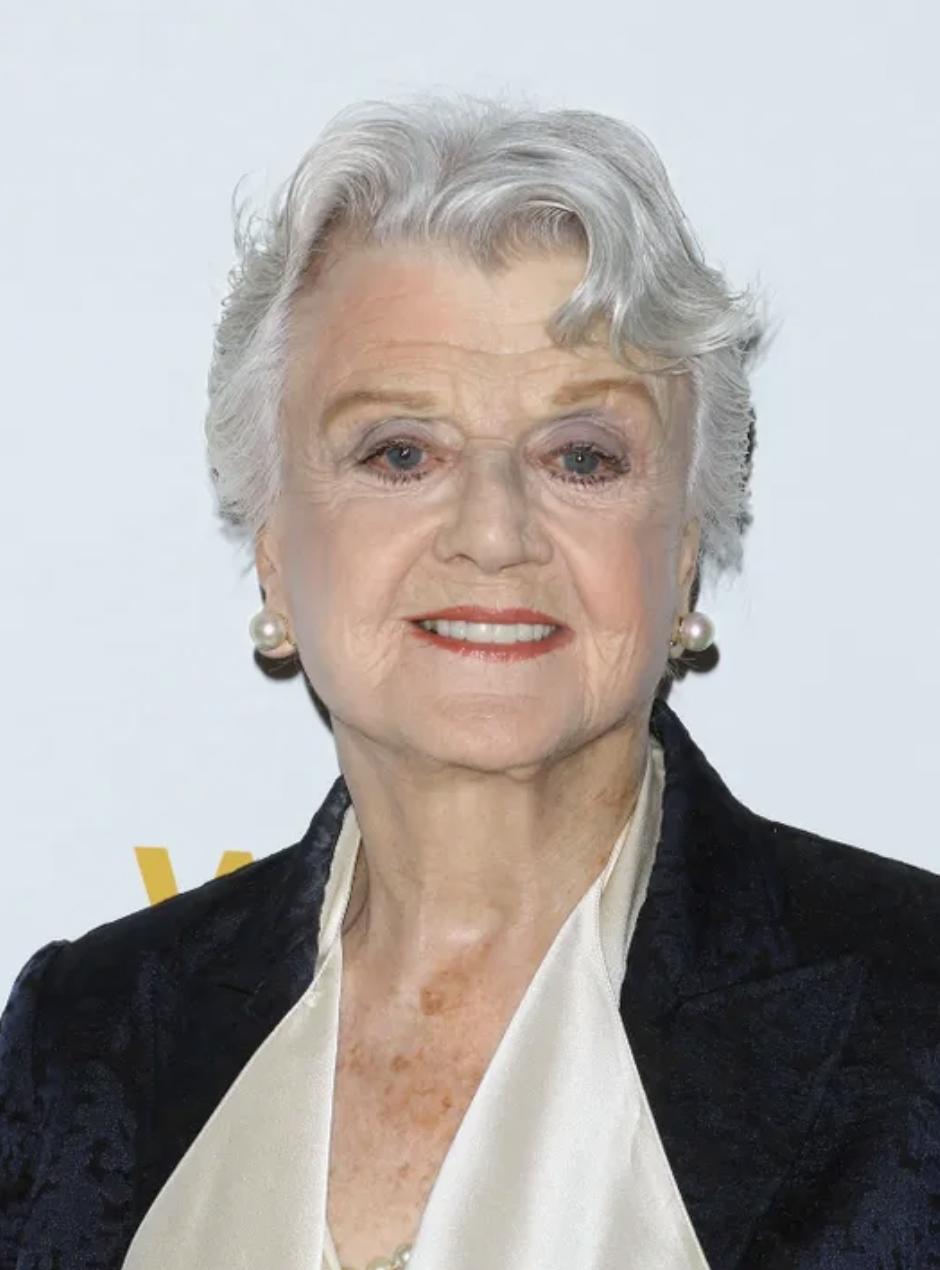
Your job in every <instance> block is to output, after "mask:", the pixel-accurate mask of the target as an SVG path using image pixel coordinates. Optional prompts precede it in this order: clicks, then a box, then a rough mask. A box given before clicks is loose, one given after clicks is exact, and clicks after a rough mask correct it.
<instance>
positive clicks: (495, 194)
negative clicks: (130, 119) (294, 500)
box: [206, 97, 762, 568]
mask: <svg viewBox="0 0 940 1270" xmlns="http://www.w3.org/2000/svg"><path fill="white" fill-rule="evenodd" d="M339 241H341V242H347V241H355V242H362V243H394V242H421V243H427V242H440V243H446V244H448V245H450V246H454V247H457V248H458V249H459V250H460V251H461V252H463V253H464V254H466V255H468V256H469V258H470V259H471V260H473V261H474V262H476V263H478V264H480V265H482V266H483V267H498V266H499V265H500V264H503V263H506V262H507V261H509V260H511V259H513V258H514V257H517V256H518V254H519V253H520V252H521V251H524V250H525V249H526V248H527V247H534V248H538V249H543V250H544V249H547V250H552V249H562V248H570V247H571V245H572V243H573V242H574V241H576V242H577V243H578V244H579V245H582V246H584V247H586V250H587V266H586V270H585V273H584V276H583V278H582V280H581V282H580V283H579V285H578V286H577V287H576V289H575V290H574V292H573V293H572V295H571V296H570V297H569V299H568V300H567V301H566V303H565V304H564V305H562V307H561V308H560V309H559V310H558V311H557V312H556V313H555V314H554V316H553V319H552V324H551V328H550V330H551V335H552V337H553V338H554V339H556V340H557V341H558V342H559V343H561V344H563V345H567V346H571V345H577V344H578V343H579V342H582V341H584V340H585V339H586V338H587V336H588V333H589V330H590V329H591V328H592V326H593V324H594V323H595V322H596V320H597V319H602V321H603V322H604V324H605V326H606V329H607V330H608V332H609V340H610V347H611V351H612V353H613V354H614V356H615V357H617V358H618V359H619V360H621V361H624V362H625V363H626V364H628V365H629V364H630V363H631V356H630V355H631V351H632V352H634V354H635V352H636V351H639V352H640V353H643V354H647V355H652V357H653V358H655V359H660V358H662V359H665V361H664V362H663V363H662V365H663V366H664V368H665V370H666V373H671V374H675V373H685V372H687V373H688V374H689V376H690V379H691V382H692V385H693V395H694V403H695V410H694V424H693V426H694V445H693V459H692V464H691V468H690V473H689V494H690V507H691V510H692V512H693V514H694V515H695V516H696V517H697V518H698V520H699V521H700V523H701V527H702V553H701V554H702V561H703V563H706V562H707V563H710V564H712V565H714V566H717V567H718V568H722V567H728V566H734V565H736V564H738V562H739V559H740V554H741V533H742V529H743V526H744V523H745V520H746V516H747V498H748V492H747V485H748V481H747V476H748V460H749V451H750V430H751V423H752V408H751V395H750V385H749V381H748V367H749V364H750V360H751V357H752V354H753V352H754V350H755V349H756V347H757V345H758V342H759V340H760V337H761V334H762V319H761V316H760V314H761V306H760V304H759V303H758V300H757V298H756V296H755V294H754V293H753V292H751V291H745V292H742V293H739V294H734V293H732V291H731V290H730V289H729V286H728V284H727V282H726V280H725V278H724V276H723V275H722V274H721V273H720V272H719V271H717V270H716V269H714V268H711V267H709V266H708V265H707V264H706V263H705V261H704V259H703V256H702V252H701V249H700V247H699V245H698V243H697V241H696V239H695V237H694V235H693V233H692V231H691V229H690V227H689V225H688V223H687V221H686V218H685V215H684V213H683V211H682V208H681V207H680V205H679V202H678V200H677V199H676V196H675V194H674V192H673V190H672V187H671V185H670V183H669V178H668V176H667V174H666V171H665V168H664V167H663V164H662V162H661V160H660V158H659V156H658V155H657V153H656V151H655V150H654V149H653V147H652V146H651V144H650V143H649V141H647V140H646V138H645V137H644V136H643V135H642V134H641V133H640V132H638V131H637V130H636V129H634V128H631V127H629V126H628V125H626V124H623V123H620V122H618V121H617V120H615V119H611V118H608V117H607V116H604V115H599V114H593V113H590V112H587V111H575V110H551V111H542V110H536V109H532V108H529V107H516V106H510V105H506V104H503V103H500V102H495V101H482V100H478V99H475V98H466V97H459V98H450V97H447V98H440V97H425V98H420V99H417V100H412V101H411V102H408V103H404V104H391V103H385V102H377V103H376V102H367V103H364V104H362V105H359V106H354V107H351V108H350V109H348V110H345V111H344V112H342V113H341V114H340V115H338V116H337V117H336V118H335V119H334V120H333V121H332V122H331V123H330V124H329V125H328V126H327V128H326V129H325V131H324V132H323V133H322V134H321V136H320V138H319V140H318V141H317V142H316V144H315V145H314V146H313V147H312V148H311V149H310V150H309V151H308V152H307V153H306V154H305V155H304V157H303V159H302V160H301V162H300V164H299V166H298V168H297V170H296V172H295V173H294V175H293V177H292V178H291V179H290V181H289V182H288V183H287V184H286V186H285V187H284V188H283V190H282V191H281V192H280V193H279V195H278V196H277V197H276V199H275V200H274V203H273V205H272V206H271V208H270V211H269V214H268V215H267V216H266V217H261V216H257V215H250V214H248V213H246V211H245V209H244V207H242V208H240V209H238V210H237V211H236V249H237V263H236V265H235V268H234V269H233V271H232V273H231V275H230V280H229V281H230V291H229V294H228V296H227V298H226V299H225V301H224V303H223V307H222V315H221V319H220V321H219V324H218V328H217V331H216V338H215V346H214V353H213V359H212V366H211V370H210V375H209V406H208V415H207V419H206V438H207V442H208V453H209V461H210V464H211V467H212V474H213V479H214V481H215V485H216V491H217V496H218V501H219V508H220V511H221V513H222V515H223V516H224V517H225V518H226V519H227V520H228V521H229V522H230V523H231V524H232V525H233V526H235V527H237V529H239V530H240V531H241V532H242V533H244V534H248V535H251V536H252V537H253V536H254V534H255V533H256V532H257V531H258V529H260V528H261V527H262V526H263V525H264V523H265V521H266V520H267V518H268V516H269V515H270V512H271V510H272V508H273V506H274V503H275V501H276V499H277V497H278V493H279V488H280V479H281V446H280V427H279V415H280V403H281V397H282V392H283V386H284V381H285V369H286V358H287V342H288V339H287V337H288V326H289V321H290V315H291V303H292V299H293V297H294V296H295V294H296V293H297V291H298V288H299V287H300V286H301V285H302V284H303V283H304V281H305V280H306V279H307V278H309V277H310V276H311V272H312V271H313V270H314V269H315V262H316V261H317V260H318V259H322V257H323V255H324V253H326V252H328V251H329V250H330V248H331V247H333V246H335V245H336V244H337V242H339ZM339 249H340V250H341V247H340V248H339ZM633 360H634V363H635V362H636V358H635V356H634V359H633ZM657 364H659V363H657Z"/></svg>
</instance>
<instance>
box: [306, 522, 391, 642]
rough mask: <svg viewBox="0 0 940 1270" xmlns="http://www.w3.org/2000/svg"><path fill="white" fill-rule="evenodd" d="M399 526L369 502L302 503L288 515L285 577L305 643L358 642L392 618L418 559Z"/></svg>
mask: <svg viewBox="0 0 940 1270" xmlns="http://www.w3.org/2000/svg"><path fill="white" fill-rule="evenodd" d="M393 521H394V518H390V517H389V515H388V513H387V511H386V510H385V509H383V510H382V512H378V511H377V510H376V509H375V507H374V505H373V506H370V505H369V504H368V503H366V502H365V501H350V502H345V503H335V504H329V503H326V502H319V503H311V502H308V501H300V500H297V502H296V503H294V504H293V505H292V506H290V507H289V508H288V509H287V511H286V514H285V516H284V519H283V525H284V529H283V537H282V543H283V546H282V558H283V570H284V579H285V586H286V590H287V599H288V605H289V608H290V612H291V617H292V621H293V624H294V628H295V632H296V634H297V635H298V637H306V639H307V640H308V641H313V642H314V643H317V642H318V641H319V640H321V639H329V640H335V639H338V638H345V639H355V637H356V633H357V631H359V630H363V629H365V628H370V629H373V630H374V626H375V624H376V622H378V621H381V619H382V617H383V615H389V614H390V613H391V612H392V610H393V609H394V603H395V597H396V595H397V593H398V591H399V589H400V582H401V578H402V576H403V575H404V574H405V573H406V572H407V568H408V563H409V560H410V558H411V557H410V555H409V552H408V539H407V537H406V536H403V535H402V533H401V521H400V518H399V523H398V525H397V527H396V525H395V524H394V523H393ZM396 528H397V532H396Z"/></svg>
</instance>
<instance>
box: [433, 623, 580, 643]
mask: <svg viewBox="0 0 940 1270" xmlns="http://www.w3.org/2000/svg"><path fill="white" fill-rule="evenodd" d="M415 625H416V626H417V627H419V628H420V629H421V630H423V631H428V632H430V633H431V634H432V635H438V636H440V637H441V638H442V639H453V640H460V641H462V642H464V643H468V644H498V645H501V646H502V645H506V646H508V645H511V644H533V643H539V642H541V641H542V640H544V639H548V638H549V637H550V636H552V635H554V634H555V632H556V631H559V630H560V629H561V627H559V626H554V625H551V624H550V623H543V622H533V623H529V622H456V621H447V620H444V619H443V618H428V619H426V620H424V621H419V622H416V623H415Z"/></svg>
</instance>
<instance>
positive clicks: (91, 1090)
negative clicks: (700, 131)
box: [0, 100, 940, 1270]
mask: <svg viewBox="0 0 940 1270" xmlns="http://www.w3.org/2000/svg"><path fill="white" fill-rule="evenodd" d="M240 253H241V260H240V266H239V268H238V270H237V271H236V273H235V275H234V279H233V285H232V292H231V295H230V296H229V298H228V300H227V302H226V305H225V309H224V313H223V316H222V320H221V324H220V327H219V331H218V339H217V345H216V351H215V360H214V364H213V369H212V375H211V381H210V398H211V400H210V406H209V416H208V438H209V448H210V455H211V461H212V465H213V470H214V474H215V477H216V480H217V487H218V491H219V496H220V501H221V506H222V508H223V510H224V512H225V513H226V515H227V516H228V517H229V518H230V519H231V520H233V521H234V522H235V523H236V524H237V525H238V526H240V527H241V528H242V529H243V530H244V532H245V534H246V535H248V536H249V537H250V541H251V542H252V543H253V545H254V549H255V553H256V561H257V568H258V575H259V579H260V582H261V586H262V590H263V594H264V597H265V604H264V609H263V610H262V612H261V613H260V614H259V615H258V616H257V617H256V618H255V619H254V621H253V622H252V624H251V630H252V634H253V636H254V639H255V642H256V644H257V646H258V647H259V649H261V650H262V651H263V653H264V654H265V655H266V656H267V657H269V658H272V659H277V658H283V657H288V656H295V655H296V656H297V657H298V658H299V661H300V663H301V665H302V666H303V669H304V671H305V673H306V675H307V676H308V678H309V681H310V683H311V685H312V687H313V689H314V690H315V692H316V694H317V695H318V697H319V698H320V699H321V701H322V702H323V704H324V706H325V708H326V710H327V711H328V712H329V716H330V720H331V724H332V730H333V735H334V737H335V741H336V749H337V754H338V759H339V765H340V768H341V771H342V777H341V778H340V779H339V780H338V781H337V782H336V784H335V785H334V787H333V789H332V790H331V792H330V794H329V796H328V797H327V799H326V802H325V803H324V805H323V806H322V807H321V808H320V810H319V811H318V812H317V813H316V815H315V816H314V819H313V822H312V824H311V826H310V828H309V830H308V831H307V833H306V834H305V835H304V837H303V838H302V839H301V841H300V842H298V843H297V844H296V845H295V846H292V847H289V848H287V849H286V850H284V851H281V852H279V853H277V854H274V855H270V856H268V857H266V858H264V859H262V860H260V861H259V862H258V863H255V864H253V865H251V866H250V867H248V868H246V869H244V870H242V871H241V872H239V873H237V874H234V875H231V876H229V877H226V878H223V879H220V880H217V881H213V882H211V883H209V884H208V885H207V886H203V887H200V888H199V889H198V890H195V891H192V892H190V893H188V894H184V895H182V896H180V897H178V898H175V899H172V900H170V901H168V902H166V903H164V904H161V905H159V906H158V907H156V908H154V909H151V910H148V911H145V912H141V913H137V914H134V915H132V916H129V917H126V918H124V919H123V920H121V921H118V922H115V923H112V924H110V925H108V926H105V927H103V928H101V929H99V930H95V931H92V932H91V933H90V934H88V935H86V936H84V937H83V938H81V939H79V940H76V941H74V942H71V943H70V942H67V941H59V942H56V943H54V944H51V945H49V946H48V947H45V948H43V949H41V950H40V951H39V952H37V953H36V954H35V955H34V957H33V958H32V959H31V960H30V961H29V963H28V964H27V965H26V967H25V968H24V969H23V971H22V973H21V975H20V977H19V979H18V981H17V984H16V986H15V988H14V991H13V994H12V997H11V1000H10V1003H9V1005H8V1007H7V1010H6V1012H5V1015H4V1023H3V1034H2V1036H3V1048H2V1079H0V1129H2V1150H0V1197H2V1211H0V1254H2V1256H0V1261H2V1265H3V1266H4V1267H16V1268H17V1270H40V1268H43V1270H53V1268H55V1270H112V1268H114V1270H117V1268H118V1267H124V1268H125V1270H241V1268H244V1270H248V1268H249V1267H251V1270H257V1268H259V1267H277V1270H301V1268H302V1267H303V1268H304V1270H312V1268H313V1267H321V1266H326V1267H330V1268H332V1270H337V1268H338V1267H347V1266H351V1267H363V1266H369V1267H371V1268H373V1270H376V1268H378V1267H403V1266H405V1265H408V1266H410V1268H411V1270H445V1268H446V1270H493V1268H495V1267H499V1268H500V1270H502V1268H504V1267H505V1268H506V1270H509V1268H511V1270H545V1268H551V1270H556V1268H558V1270H560V1268H561V1267H571V1268H572V1270H574V1268H576V1270H628V1268H631V1267H635V1268H637V1270H640V1268H643V1270H649V1268H651V1267H655V1270H689V1268H693V1267H694V1268H697V1270H701V1268H702V1267H706V1266H711V1267H715V1268H719V1270H731V1268H732V1267H738V1268H743V1267H746V1268H748V1270H758V1268H760V1270H776V1268H782V1267H800V1268H801V1270H811V1268H812V1270H817V1268H818V1270H850V1268H851V1270H863V1268H864V1270H869V1268H870V1267H876V1266H879V1267H888V1266H890V1267H895V1268H898V1267H914V1266H917V1267H929V1266H940V1004H938V1001H940V998H938V992H940V883H938V880H937V879H935V878H933V877H931V876H929V875H926V874H924V873H922V872H918V871H917V870H915V869H912V868H909V867H907V866H905V865H902V864H898V863H894V862H891V861H888V860H882V859H878V858H876V857H873V856H870V855H866V854H863V853H861V852H859V851H856V850H853V849H851V848H849V847H843V846H839V845H836V844H834V843H831V842H826V841H823V840H821V839H819V838H816V837H813V836H811V835H809V834H806V833H803V832H800V831H797V830H795V829H789V828H786V827H784V826H782V825H779V824H773V823H770V822H768V821H766V820H762V819H761V818H759V817H758V816H756V815H754V814H753V813H751V812H750V811H748V810H747V809H745V808H744V807H743V806H742V805H741V804H740V803H739V802H737V801H736V800H735V799H734V798H733V797H732V795H731V794H730V793H729V792H728V790H727V789H726V788H725V787H724V785H723V784H722V783H721V781H720V779H719V777H718V776H717V775H716V773H715V772H714V771H713V770H712V768H711V767H709V765H708V763H707V762H706V761H705V759H704V758H703V757H702V755H701V754H700V753H699V751H698V750H697V749H696V747H695V745H694V744H693V742H692V741H691V740H690V738H689V736H688V735H687V733H686V732H685V731H684V729H683V727H682V725H681V724H680V722H679V720H678V719H677V718H676V716H675V715H674V714H673V713H672V712H671V711H670V710H669V708H668V707H667V706H666V705H665V703H664V702H663V701H662V700H658V699H657V692H658V688H659V685H660V684H661V683H662V682H663V680H664V678H668V667H669V663H670V661H672V662H673V663H675V662H676V661H678V660H679V659H680V658H681V657H682V656H683V655H684V653H685V652H687V651H690V650H701V649H702V648H703V647H705V646H707V644H708V643H709V641H710V639H711V627H710V623H709V621H708V619H707V618H706V617H705V616H704V615H702V614H700V613H697V612H695V611H693V607H692V606H693V598H692V597H693V595H694V593H695V591H696V588H697V583H698V579H699V576H700V571H701V570H702V568H703V566H707V565H713V566H719V567H720V566H724V565H728V564H729V563H733V562H734V561H735V560H736V558H737V556H738V552H739V536H740V531H741V526H742V521H743V518H744V512H745V501H746V499H745V489H746V480H745V477H746V468H747V460H748V453H749V428H750V420H751V406H750V397H749V390H748V380H747V362H748V356H749V353H750V351H751V350H752V349H753V347H754V346H755V343H756V341H757V339H758V337H759V334H760V332H759V325H760V324H759V320H758V316H757V308H756V305H755V303H754V301H753V299H752V298H750V297H748V296H747V295H743V296H742V295H737V296H736V295H734V294H732V293H731V292H730V291H729V289H728V286H727V284H726V282H725V280H724V279H723V278H722V276H721V275H720V274H719V273H717V272H716V271H715V270H714V269H711V268H709V267H708V266H707V265H706V264H705V263H704V262H703V259H702V256H701V254H700V251H699V249H698V247H697V246H696V243H695V241H694V239H693V238H692V236H691V234H690V231H689V229H688V228H687V226H686V224H685V221H684V219H683V216H682V212H681V210H680V207H679V205H678V204H677V201H676V198H675V196H674V194H673V193H672V191H671V189H670V186H669V184H668V181H667V178H666V175H665V173H664V171H663V168H662V166H661V164H660V162H659V160H658V159H657V157H656V155H655V153H654V152H653V151H652V150H651V148H650V147H649V145H648V143H646V142H645V141H644V140H643V139H642V138H641V137H640V136H639V135H638V134H637V133H636V132H635V131H633V130H631V129H630V128H628V127H626V126H624V125H623V124H620V123H617V122H615V121H614V120H612V119H608V118H605V117H602V116H598V115H593V114H588V113H580V112H569V111H559V112H547V113H540V112H535V111H530V110H515V109H510V108H508V107H503V106H497V105H492V104H486V103H479V102H464V101H456V102H455V101H450V100H445V101H433V100H432V101H430V102H428V101H419V102H417V103H414V104H411V105H407V106H395V107H391V106H384V105H380V106H368V107H364V108H361V109H356V110H353V111H351V112H347V113H346V114H344V115H342V116H340V118H339V119H338V120H337V121H335V122H334V123H333V124H332V125H331V126H330V128H328V130H327V131H326V133H325V134H324V135H323V136H322V138H321V139H320V141H319V142H318V144H317V145H315V146H314V148H313V149H312V150H311V151H310V152H309V154H308V155H307V156H306V157H305V158H304V159H303V161H302V163H301V165H300V167H299V169H298V171H297V173H296V175H295V176H294V178H293V180H292V181H291V183H290V185H289V187H288V188H287V190H286V192H285V194H284V195H283V196H282V197H281V198H280V199H279V201H278V202H277V204H276V205H275V207H274V210H273V214H272V216H271V218H270V220H269V221H268V222H266V223H264V224H263V225H260V226H256V227H255V228H254V230H253V231H252V232H251V233H250V234H244V235H242V237H241V239H240ZM742 725H743V726H746V720H742ZM820 725H822V717H821V718H820ZM274 743H275V744H276V743H277V742H276V738H275V739H274ZM833 743H834V744H837V737H836V736H835V734H834V737H833ZM256 845H257V846H259V847H261V848H264V847H265V846H266V845H268V844H263V843H261V844H256Z"/></svg>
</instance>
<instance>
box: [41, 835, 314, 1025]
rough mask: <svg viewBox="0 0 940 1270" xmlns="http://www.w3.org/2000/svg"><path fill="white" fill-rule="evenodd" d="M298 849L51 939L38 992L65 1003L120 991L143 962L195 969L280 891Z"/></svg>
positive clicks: (128, 986)
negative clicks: (53, 947)
mask: <svg viewBox="0 0 940 1270" xmlns="http://www.w3.org/2000/svg"><path fill="white" fill-rule="evenodd" d="M303 848H304V844H303V842H299V843H295V844H294V845H293V846H290V847H285V848H283V849H282V850H280V851H277V852H274V853H273V854H271V855H269V856H265V857H263V858H262V859H260V860H256V861H253V862H252V863H251V864H248V865H245V866H244V867H243V868H240V869H237V870H236V871H235V872H233V873H228V874H225V875H224V876H223V877H219V878H213V879H212V880H211V881H209V882H206V883H204V884H203V885H201V886H197V887H194V888H192V889H191V890H187V891H183V892H181V893H180V894H179V895H175V896H173V897H172V898H170V899H167V900H162V901H161V902H160V903H158V904H154V905H151V906H150V907H148V908H142V909H139V910H137V911H135V912H132V913H128V914H126V915H124V916H122V917H120V918H117V919H116V920H115V921H111V922H106V923H104V924H103V925H101V926H96V927H94V928H93V929H92V930H89V931H87V932H86V933H85V934H83V935H81V936H79V937H78V938H77V939H74V940H69V941H58V942H57V955H56V957H55V958H54V959H53V960H52V961H51V962H50V964H49V965H48V967H47V968H46V973H45V982H44V985H43V989H44V995H46V996H47V998H53V997H59V998H61V999H65V1000H68V1001H82V1000H88V999H90V998H94V997H96V996H99V995H107V996H115V995H121V994H122V992H123V991H125V990H133V986H134V984H135V983H136V981H137V979H138V978H139V976H140V974H141V971H142V968H143V967H144V966H146V965H148V964H159V963H162V962H170V961H175V962H179V961H180V960H184V961H185V964H186V969H187V970H190V969H198V967H199V965H200V964H201V963H202V962H204V961H205V960H207V959H209V958H211V957H212V956H214V955H215V954H216V953H217V952H218V951H219V950H220V949H221V948H222V947H223V946H225V945H227V944H229V943H231V942H233V941H236V942H237V941H238V939H239V935H240V934H241V933H242V932H243V929H244V927H245V924H246V923H247V922H248V921H249V920H253V919H254V918H255V916H256V915H257V914H258V912H259V910H261V909H262V908H264V907H265V905H266V904H268V903H270V902H271V900H272V899H273V897H274V896H276V895H277V894H279V893H280V892H282V891H283V889H284V887H285V885H287V884H288V882H289V879H290V878H291V876H292V875H293V873H294V872H295V871H296V868H297V866H298V862H299V858H300V856H301V853H302V851H303Z"/></svg>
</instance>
